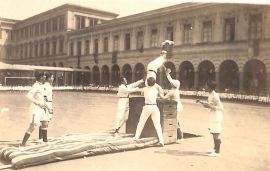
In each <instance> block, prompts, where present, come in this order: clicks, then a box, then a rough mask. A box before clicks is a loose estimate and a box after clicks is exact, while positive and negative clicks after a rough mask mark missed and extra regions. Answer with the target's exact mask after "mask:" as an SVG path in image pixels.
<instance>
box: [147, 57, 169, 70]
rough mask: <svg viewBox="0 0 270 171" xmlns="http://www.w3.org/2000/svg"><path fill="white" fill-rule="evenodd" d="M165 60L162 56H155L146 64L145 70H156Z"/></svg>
mask: <svg viewBox="0 0 270 171" xmlns="http://www.w3.org/2000/svg"><path fill="white" fill-rule="evenodd" d="M165 61H166V59H165V58H164V57H162V56H160V57H157V58H156V59H155V60H153V61H151V62H150V63H149V64H148V66H147V70H148V71H149V70H154V71H155V72H157V70H158V69H159V68H160V67H161V66H162V65H163V63H164V62H165Z"/></svg>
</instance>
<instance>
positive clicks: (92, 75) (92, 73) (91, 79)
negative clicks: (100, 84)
mask: <svg viewBox="0 0 270 171" xmlns="http://www.w3.org/2000/svg"><path fill="white" fill-rule="evenodd" d="M90 75H91V78H90V84H93V77H94V71H93V70H92V72H91V73H90Z"/></svg>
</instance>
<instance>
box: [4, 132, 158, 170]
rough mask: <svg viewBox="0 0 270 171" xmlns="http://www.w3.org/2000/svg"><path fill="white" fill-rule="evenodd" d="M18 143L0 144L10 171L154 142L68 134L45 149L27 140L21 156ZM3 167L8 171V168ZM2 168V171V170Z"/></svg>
mask: <svg viewBox="0 0 270 171" xmlns="http://www.w3.org/2000/svg"><path fill="white" fill-rule="evenodd" d="M20 142H21V141H0V155H1V157H2V158H4V159H6V160H8V161H10V163H11V165H10V167H14V168H15V169H21V168H25V167H30V166H37V165H41V164H46V163H51V162H57V161H63V160H70V159H75V158H81V157H88V156H93V155H100V154H106V153H114V152H122V151H126V150H136V149H140V148H145V147H150V146H153V145H154V144H156V143H157V142H158V139H157V138H155V137H151V138H143V139H139V140H134V139H133V138H132V135H131V134H120V135H119V136H117V137H114V136H112V134H111V133H108V132H102V133H91V134H69V135H64V136H61V137H57V138H52V139H50V142H49V145H46V144H44V143H39V142H38V141H34V140H29V141H28V143H27V145H26V147H25V152H21V151H20V150H19V149H18V146H19V144H20ZM5 166H6V167H8V165H5ZM5 166H2V167H3V168H5ZM0 169H1V167H0Z"/></svg>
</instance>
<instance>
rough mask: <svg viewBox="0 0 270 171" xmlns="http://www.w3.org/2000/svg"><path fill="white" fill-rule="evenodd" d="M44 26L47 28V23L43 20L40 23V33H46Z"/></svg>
mask: <svg viewBox="0 0 270 171" xmlns="http://www.w3.org/2000/svg"><path fill="white" fill-rule="evenodd" d="M44 28H45V24H44V22H43V23H41V24H40V34H44Z"/></svg>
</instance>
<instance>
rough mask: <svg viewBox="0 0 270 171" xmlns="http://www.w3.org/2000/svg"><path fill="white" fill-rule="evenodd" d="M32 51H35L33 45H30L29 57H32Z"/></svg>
mask: <svg viewBox="0 0 270 171" xmlns="http://www.w3.org/2000/svg"><path fill="white" fill-rule="evenodd" d="M32 52H33V45H32V44H30V45H29V58H32Z"/></svg>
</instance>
